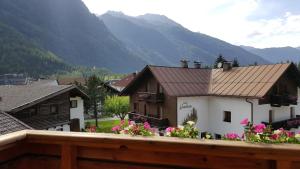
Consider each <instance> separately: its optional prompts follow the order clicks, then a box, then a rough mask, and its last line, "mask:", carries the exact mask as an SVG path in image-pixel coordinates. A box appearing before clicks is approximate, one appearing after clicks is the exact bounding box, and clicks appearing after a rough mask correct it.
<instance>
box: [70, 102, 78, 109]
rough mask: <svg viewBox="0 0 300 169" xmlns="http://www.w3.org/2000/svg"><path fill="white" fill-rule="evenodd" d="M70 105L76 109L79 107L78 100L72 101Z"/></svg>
mask: <svg viewBox="0 0 300 169" xmlns="http://www.w3.org/2000/svg"><path fill="white" fill-rule="evenodd" d="M70 105H71V108H76V107H77V100H71V102H70Z"/></svg>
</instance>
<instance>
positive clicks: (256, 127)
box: [254, 123, 266, 133]
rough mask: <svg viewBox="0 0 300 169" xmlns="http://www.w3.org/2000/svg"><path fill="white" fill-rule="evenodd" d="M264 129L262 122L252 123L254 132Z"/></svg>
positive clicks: (260, 131)
mask: <svg viewBox="0 0 300 169" xmlns="http://www.w3.org/2000/svg"><path fill="white" fill-rule="evenodd" d="M264 129H266V125H264V124H262V123H261V124H257V125H254V131H255V132H256V133H262V132H263V131H264Z"/></svg>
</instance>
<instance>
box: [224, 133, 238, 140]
mask: <svg viewBox="0 0 300 169" xmlns="http://www.w3.org/2000/svg"><path fill="white" fill-rule="evenodd" d="M225 138H227V139H230V140H235V139H239V135H238V134H236V133H227V134H226V135H225Z"/></svg>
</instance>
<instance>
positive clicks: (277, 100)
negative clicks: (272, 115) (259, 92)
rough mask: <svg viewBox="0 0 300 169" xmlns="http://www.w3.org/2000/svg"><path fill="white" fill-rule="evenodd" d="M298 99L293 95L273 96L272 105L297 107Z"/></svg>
mask: <svg viewBox="0 0 300 169" xmlns="http://www.w3.org/2000/svg"><path fill="white" fill-rule="evenodd" d="M297 99H298V98H297V96H291V95H271V96H270V103H271V105H272V106H275V107H280V106H289V105H291V104H292V105H297Z"/></svg>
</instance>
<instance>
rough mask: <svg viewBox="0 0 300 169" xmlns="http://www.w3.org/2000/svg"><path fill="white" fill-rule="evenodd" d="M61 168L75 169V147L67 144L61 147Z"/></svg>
mask: <svg viewBox="0 0 300 169" xmlns="http://www.w3.org/2000/svg"><path fill="white" fill-rule="evenodd" d="M60 168H61V169H77V148H76V147H75V146H72V145H69V144H63V145H62V147H61V162H60Z"/></svg>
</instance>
